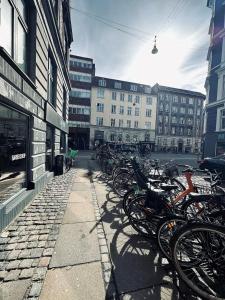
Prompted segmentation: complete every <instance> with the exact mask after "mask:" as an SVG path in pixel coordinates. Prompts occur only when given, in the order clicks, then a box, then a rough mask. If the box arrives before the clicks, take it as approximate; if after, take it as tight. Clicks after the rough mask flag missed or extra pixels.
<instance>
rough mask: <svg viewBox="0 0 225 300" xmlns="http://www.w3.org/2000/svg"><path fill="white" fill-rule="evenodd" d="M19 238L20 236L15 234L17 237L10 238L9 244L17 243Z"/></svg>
mask: <svg viewBox="0 0 225 300" xmlns="http://www.w3.org/2000/svg"><path fill="white" fill-rule="evenodd" d="M18 240H19V237H18V236H15V237H13V238H11V239H9V240H8V243H9V244H13V243H17V242H18Z"/></svg>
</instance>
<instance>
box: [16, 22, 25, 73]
mask: <svg viewBox="0 0 225 300" xmlns="http://www.w3.org/2000/svg"><path fill="white" fill-rule="evenodd" d="M17 51H18V52H17V63H18V65H19V67H20V69H21V70H23V71H24V72H25V71H26V32H25V30H24V29H23V26H22V25H21V24H20V22H18V49H17Z"/></svg>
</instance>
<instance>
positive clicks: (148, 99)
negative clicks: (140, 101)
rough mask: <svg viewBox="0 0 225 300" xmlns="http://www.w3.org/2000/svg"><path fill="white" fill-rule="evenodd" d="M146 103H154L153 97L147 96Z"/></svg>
mask: <svg viewBox="0 0 225 300" xmlns="http://www.w3.org/2000/svg"><path fill="white" fill-rule="evenodd" d="M146 104H147V105H151V104H152V97H147V98H146Z"/></svg>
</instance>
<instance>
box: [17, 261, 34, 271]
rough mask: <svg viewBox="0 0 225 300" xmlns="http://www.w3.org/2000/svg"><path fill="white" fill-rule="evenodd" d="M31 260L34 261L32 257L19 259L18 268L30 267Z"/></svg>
mask: <svg viewBox="0 0 225 300" xmlns="http://www.w3.org/2000/svg"><path fill="white" fill-rule="evenodd" d="M33 262H34V260H33V259H23V260H20V265H19V268H20V269H26V268H31V266H32V264H33Z"/></svg>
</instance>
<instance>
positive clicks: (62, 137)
mask: <svg viewBox="0 0 225 300" xmlns="http://www.w3.org/2000/svg"><path fill="white" fill-rule="evenodd" d="M65 152H66V134H65V132H62V131H61V132H60V153H65Z"/></svg>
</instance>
